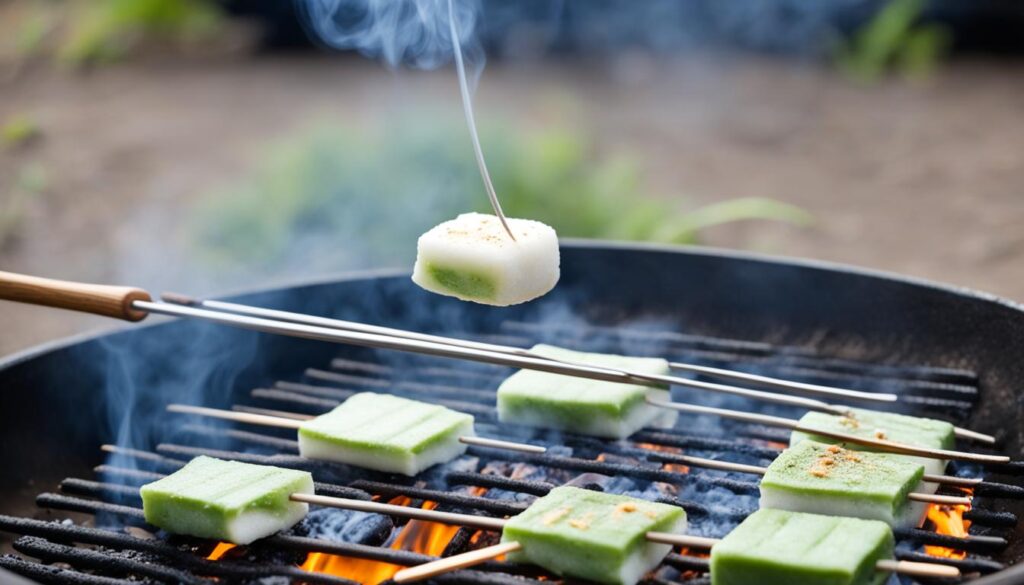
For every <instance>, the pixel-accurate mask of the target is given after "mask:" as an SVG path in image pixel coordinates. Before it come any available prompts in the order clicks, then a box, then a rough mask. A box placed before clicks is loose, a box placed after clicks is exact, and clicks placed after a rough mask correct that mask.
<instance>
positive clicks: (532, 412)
mask: <svg viewBox="0 0 1024 585" xmlns="http://www.w3.org/2000/svg"><path fill="white" fill-rule="evenodd" d="M531 351H533V352H534V353H537V354H540V355H542V356H545V357H549V358H552V359H556V360H561V361H567V362H577V363H582V364H589V365H594V366H604V367H608V368H619V369H626V370H632V371H636V372H643V373H648V374H668V373H669V367H668V362H667V361H666V360H663V359H659V358H638V357H625V356H620V355H611V354H600V353H586V352H581V351H572V350H569V349H562V348H560V347H554V346H551V345H535V346H533V348H532V349H531ZM648 396H654V397H657V398H660V399H665V398H667V397H668V393H667V390H666V389H665V388H652V387H650V386H641V385H639V384H620V383H617V382H603V381H600V380H588V379H585V378H577V377H574V376H564V375H560V374H550V373H547V372H538V371H535V370H520V371H518V372H516V373H515V374H512V375H511V376H509V378H508V379H506V380H505V381H504V382H502V384H501V386H499V387H498V418H499V419H500V420H501V422H505V423H511V424H520V425H526V426H532V427H541V428H546V429H556V430H560V431H567V432H571V433H578V434H582V435H592V436H597V437H607V438H613V439H622V438H625V437H628V436H629V435H632V434H633V433H635V432H636V431H638V430H640V429H641V428H643V427H645V426H658V427H671V426H673V425H674V424H675V422H676V419H677V418H678V413H676V412H675V411H672V410H668V409H662V408H657V407H654V406H651V405H650V404H647V402H645V399H646V398H647V397H648Z"/></svg>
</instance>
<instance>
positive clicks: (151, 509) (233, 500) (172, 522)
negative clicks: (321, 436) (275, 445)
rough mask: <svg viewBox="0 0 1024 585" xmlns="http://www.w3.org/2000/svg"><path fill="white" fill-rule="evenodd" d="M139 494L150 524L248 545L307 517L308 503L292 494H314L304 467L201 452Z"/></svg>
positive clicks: (310, 480) (183, 532)
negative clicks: (256, 462)
mask: <svg viewBox="0 0 1024 585" xmlns="http://www.w3.org/2000/svg"><path fill="white" fill-rule="evenodd" d="M140 492H141V494H142V508H143V511H144V513H145V516H146V522H149V523H150V524H152V525H154V526H157V527H160V528H163V529H164V530H166V531H168V532H172V533H174V534H187V535H190V536H199V537H201V538H214V539H218V540H226V541H229V542H233V543H235V544H249V543H250V542H252V541H254V540H256V539H259V538H263V537H265V536H269V535H271V534H274V533H275V532H278V531H281V530H284V529H286V528H289V527H291V526H292V525H294V524H295V523H297V522H298V521H299V520H302V518H303V517H305V515H306V512H307V511H308V510H309V506H308V505H306V504H303V503H299V502H292V501H290V500H289V499H288V496H290V495H291V494H295V493H302V494H312V493H313V477H312V476H311V475H310V474H309V473H307V472H305V471H295V470H293V469H281V468H279V467H270V466H267V465H252V464H249V463H239V462H237V461H222V460H220V459H214V458H212V457H205V456H203V457H196V458H195V459H193V460H192V461H190V462H189V463H188V464H187V465H185V466H184V467H182V468H181V469H179V470H178V471H176V472H175V473H172V474H171V475H168V476H167V477H165V478H163V479H160V480H157V481H155V482H153V483H150V484H147V485H144V486H142V488H141V489H140Z"/></svg>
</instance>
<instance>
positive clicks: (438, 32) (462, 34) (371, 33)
mask: <svg viewBox="0 0 1024 585" xmlns="http://www.w3.org/2000/svg"><path fill="white" fill-rule="evenodd" d="M453 6H454V15H455V21H456V25H457V29H458V32H459V39H458V40H459V43H460V44H461V45H462V50H463V51H464V52H465V53H466V54H467V55H468V56H469V57H471V58H470V59H468V60H469V62H470V63H472V64H473V65H474V66H475V71H476V72H477V73H479V71H480V69H481V68H482V67H483V51H482V50H481V45H480V43H479V42H478V41H477V40H476V25H477V21H478V19H479V17H480V3H479V1H478V0H454V3H453ZM298 7H299V10H300V16H301V18H302V22H303V25H304V26H305V27H306V28H307V30H308V31H309V32H310V33H311V34H310V36H311V38H313V39H314V40H316V41H319V42H321V43H323V44H325V45H326V46H328V47H330V48H332V49H335V50H341V51H358V52H359V53H361V54H363V55H366V56H367V57H371V58H373V59H381V60H382V61H384V62H385V63H387V64H388V65H390V66H392V67H399V66H409V67H415V68H417V69H436V68H437V67H440V66H442V65H444V64H446V63H449V62H451V61H452V58H453V54H452V37H451V32H450V30H451V28H450V26H449V24H450V22H449V17H448V14H449V13H448V0H299V2H298Z"/></svg>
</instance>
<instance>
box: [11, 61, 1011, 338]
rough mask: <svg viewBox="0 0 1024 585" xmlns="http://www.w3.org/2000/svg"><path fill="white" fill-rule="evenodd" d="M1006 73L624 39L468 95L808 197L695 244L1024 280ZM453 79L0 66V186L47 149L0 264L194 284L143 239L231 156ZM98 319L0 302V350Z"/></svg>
mask: <svg viewBox="0 0 1024 585" xmlns="http://www.w3.org/2000/svg"><path fill="white" fill-rule="evenodd" d="M1022 95H1024V65H1022V64H1021V63H1016V62H983V61H977V62H972V61H959V62H953V63H950V64H948V65H947V66H945V67H944V68H942V69H941V70H940V72H939V73H938V74H937V75H936V77H934V78H933V79H932V80H930V82H928V83H926V84H914V83H907V82H901V81H891V82H886V83H883V84H881V85H878V86H872V87H859V86H856V85H853V84H851V83H850V82H849V81H847V80H845V79H843V78H841V77H839V76H837V75H836V74H835V73H833V72H830V71H827V70H823V69H821V68H818V67H816V66H810V65H803V64H800V63H793V62H785V61H778V60H771V59H754V58H744V59H725V58H720V57H719V58H714V59H703V58H696V57H693V58H687V59H681V60H674V61H652V60H649V59H645V58H642V57H638V56H625V57H623V58H622V59H621V60H619V61H618V62H616V63H612V64H607V63H604V64H584V63H579V62H559V63H545V64H539V63H530V64H513V63H492V64H489V65H488V67H487V69H486V70H485V72H484V76H483V79H482V81H481V86H480V90H479V93H478V97H477V109H478V115H479V116H480V118H481V121H482V122H483V123H486V120H487V118H488V117H501V118H502V119H505V120H513V121H519V120H522V121H523V122H524V123H533V124H544V123H546V122H548V121H550V122H551V123H557V122H559V121H560V120H558V119H556V118H559V117H561V116H565V115H566V114H567V113H568V115H569V116H570V117H571V118H573V120H574V123H575V124H577V125H578V126H579V127H580V128H581V129H582V130H583V131H584V132H585V134H586V135H587V136H588V137H589V138H591V139H593V140H594V141H595V142H596V143H597V145H598V146H599V148H601V149H606V150H626V151H632V153H633V154H634V155H635V156H639V157H641V159H642V161H643V167H644V170H645V172H646V174H647V180H648V181H649V182H650V183H651V185H652V186H653V187H654V189H655V190H656V191H658V192H660V193H664V194H665V196H678V197H681V198H685V200H686V201H687V202H691V203H692V204H693V205H696V204H699V203H705V202H711V201H716V200H721V199H727V198H733V197H747V196H763V197H773V198H776V199H780V200H783V201H786V202H789V203H794V204H796V205H799V206H801V207H803V208H805V209H807V210H809V211H810V212H811V213H813V214H814V216H815V217H816V218H817V221H816V224H815V226H814V227H812V228H810V229H800V228H796V227H790V226H784V225H779V224H772V223H762V222H751V223H746V224H742V225H732V226H726V227H723V228H719V229H715V230H712V231H710V232H708V233H706V234H705V241H706V242H707V243H709V244H711V245H716V246H725V247H735V248H745V249H752V250H757V251H761V252H767V253H773V254H783V255H790V256H803V257H810V258H821V259H826V260H833V261H838V262H846V263H851V264H856V265H861V266H867V267H871V268H878V269H884V270H890V271H895V272H901V273H905V274H910V275H914V276H919V277H925V278H930V279H935V280H941V281H945V282H949V283H953V284H957V285H963V286H967V287H971V288H976V289H981V290H985V291H989V292H993V293H996V294H1000V295H1003V296H1006V297H1009V298H1011V299H1015V300H1022V301H1024V229H1022V228H1024V193H1022V191H1024V99H1021V96H1022ZM456 100H457V94H456V88H455V81H454V75H453V73H452V72H451V71H450V70H447V71H440V72H434V73H413V72H401V73H392V72H388V71H385V70H383V69H381V68H379V67H377V66H375V65H374V64H372V63H367V62H364V61H360V60H355V59H350V58H344V59H339V58H329V57H321V56H315V55H308V54H306V55H295V56H275V57H266V56H258V57H251V58H226V59H219V60H213V61H196V60H192V61H168V62H147V63H139V64H129V65H118V66H113V67H106V68H101V69H98V70H95V71H91V72H85V73H72V72H66V71H65V72H61V71H55V70H52V69H50V68H39V69H38V70H37V69H33V70H30V71H27V72H22V73H21V74H20V75H19V76H17V77H14V78H9V79H6V80H0V121H3V120H7V119H10V118H11V117H12V116H18V115H26V116H29V117H30V118H31V119H32V120H33V121H34V122H35V123H36V124H37V125H38V127H39V129H40V132H41V137H40V138H39V139H37V140H34V141H31V142H29V143H28V144H26V145H24V146H21V147H18V148H9V149H6V150H0V187H2V188H4V189H6V188H7V187H9V186H10V184H11V183H12V181H13V179H12V177H14V176H15V174H16V173H18V172H19V170H20V169H23V168H24V167H25V165H27V164H36V163H38V164H39V165H41V167H42V168H44V169H45V187H44V188H43V189H42V192H41V193H40V194H38V195H37V196H34V197H32V198H31V199H30V200H29V201H28V202H27V204H26V208H25V217H24V218H22V219H21V220H20V221H19V222H18V223H19V226H18V227H19V229H18V230H17V232H16V236H15V237H13V238H11V239H9V241H8V242H7V244H6V245H5V246H4V247H3V248H2V249H0V268H2V269H3V270H13V271H24V272H29V273H34V274H39V275H47V276H54V277H65V278H74V279H86V280H94V281H104V282H124V283H131V284H141V285H144V286H153V287H157V289H158V290H159V288H161V287H168V288H172V289H173V288H178V289H187V290H190V291H191V292H196V293H204V292H210V290H209V287H206V288H204V283H201V282H199V283H197V282H180V281H175V282H167V281H166V279H168V278H169V276H168V275H169V274H182V273H188V266H187V264H188V261H189V259H188V258H183V257H181V256H180V255H171V256H163V255H162V254H161V252H160V251H161V249H162V248H161V242H163V241H169V240H170V239H173V238H176V237H179V235H180V234H179V232H180V220H181V217H182V213H183V209H184V208H185V206H186V205H187V204H188V202H189V201H191V200H192V199H193V198H194V197H196V196H198V194H200V193H203V192H206V191H208V190H209V188H210V187H211V186H213V185H218V184H224V183H229V182H231V181H232V180H236V179H237V178H238V177H241V176H244V175H245V174H246V172H247V170H249V169H251V167H252V165H253V164H255V160H256V155H257V154H259V153H260V152H262V150H261V149H263V148H264V147H265V146H266V145H267V144H269V143H272V142H273V141H274V140H275V139H277V138H279V137H280V136H282V135H284V134H286V133H288V132H289V131H292V130H294V129H295V128H296V127H300V126H302V125H303V123H307V124H308V123H309V121H310V120H315V119H316V117H317V116H322V115H325V114H326V115H331V116H335V117H342V118H344V119H347V120H351V121H353V122H354V123H356V124H362V123H372V121H373V120H375V119H379V118H380V117H382V116H389V115H393V114H394V113H395V112H399V111H402V110H403V109H404V108H408V107H409V106H410V105H417V104H420V103H427V102H429V103H434V104H437V105H439V106H441V107H445V106H446V105H449V106H450V107H451V108H452V109H453V111H454V110H455V109H456V108H458V103H457V101H456ZM553 104H557V107H552V106H553ZM485 146H486V145H485ZM7 193H9V192H8V191H0V194H3V195H4V196H8V195H7ZM2 209H5V207H0V210H2ZM172 265H173V266H174V270H169V268H170V267H171V266H172ZM238 284H254V283H253V282H246V283H238ZM108 326H111V323H109V322H105V321H101V320H98V319H91V318H88V317H81V316H74V315H71V314H67V313H61V312H57V311H52V310H44V309H35V308H28V307H23V306H16V305H13V304H9V303H0V354H6V353H9V352H12V351H15V350H17V349H20V348H24V347H27V346H29V345H32V344H35V343H39V342H42V341H45V340H48V339H54V338H57V337H60V336H64V335H68V334H71V333H74V332H79V331H84V330H92V329H95V328H98V327H108Z"/></svg>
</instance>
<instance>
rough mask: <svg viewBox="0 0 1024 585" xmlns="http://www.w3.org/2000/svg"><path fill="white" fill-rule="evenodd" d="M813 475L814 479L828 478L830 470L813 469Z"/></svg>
mask: <svg viewBox="0 0 1024 585" xmlns="http://www.w3.org/2000/svg"><path fill="white" fill-rule="evenodd" d="M811 475H813V476H814V477H828V470H827V469H822V468H820V467H812V468H811Z"/></svg>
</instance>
